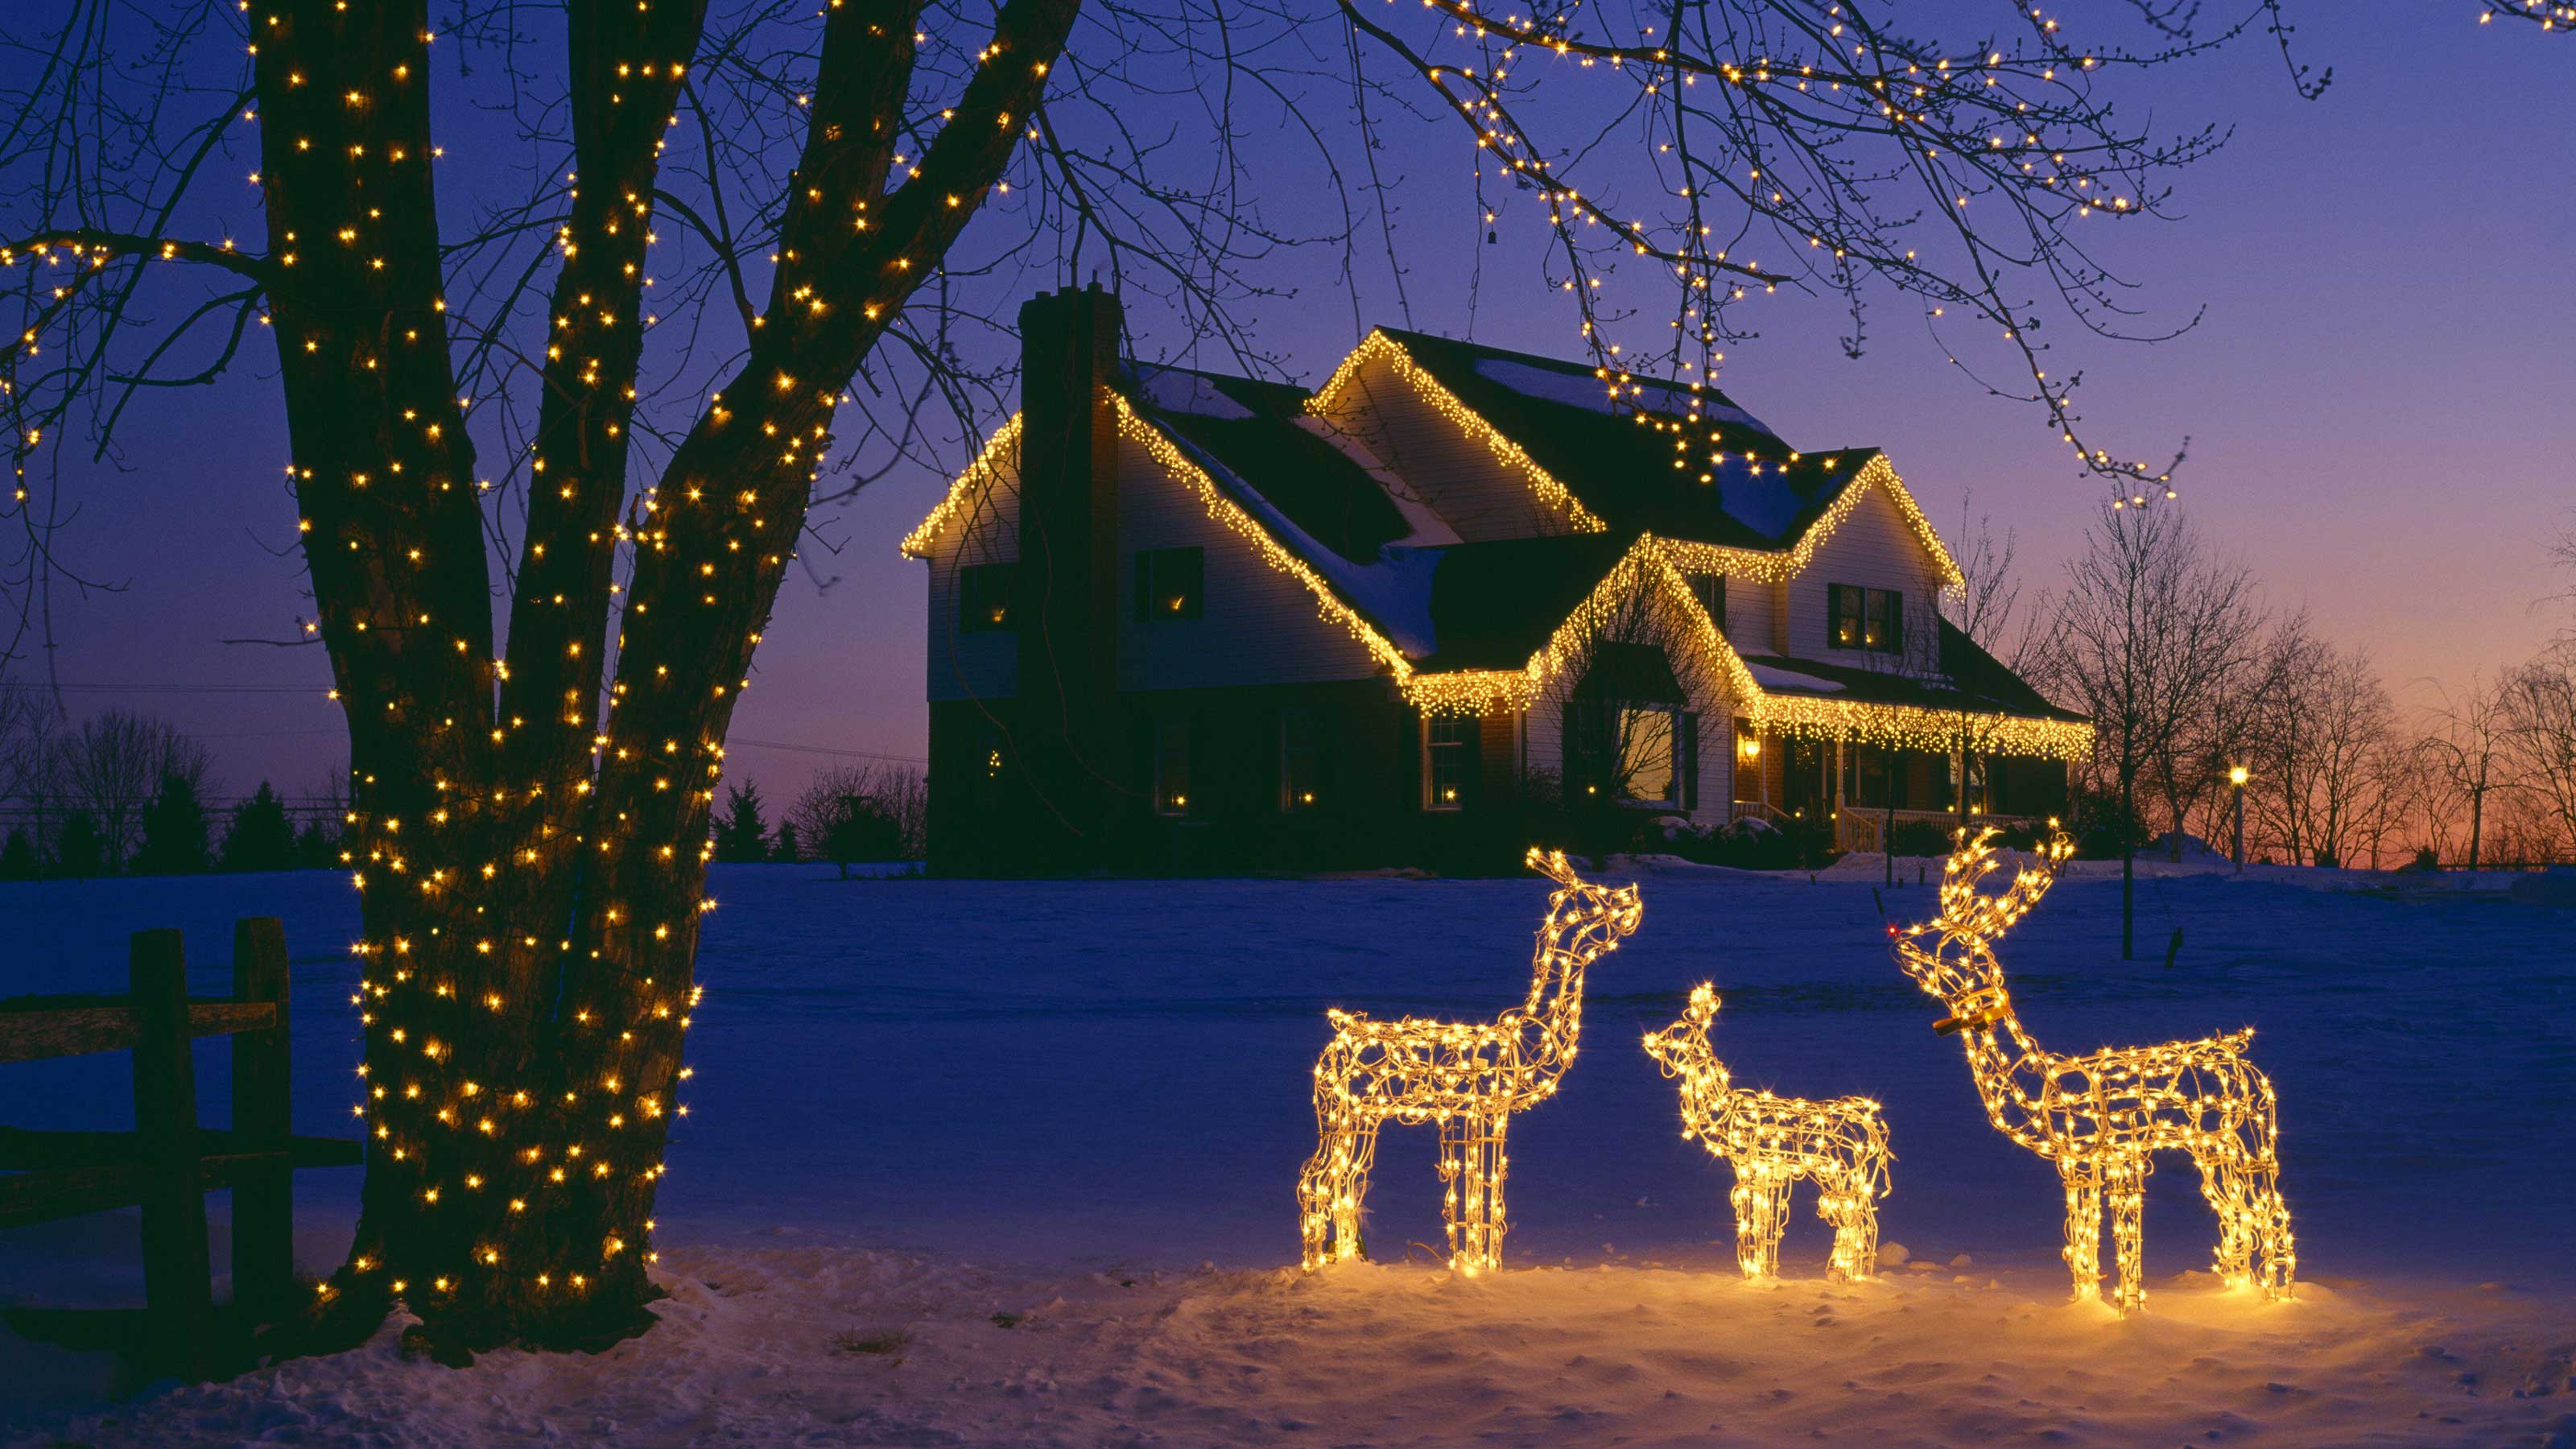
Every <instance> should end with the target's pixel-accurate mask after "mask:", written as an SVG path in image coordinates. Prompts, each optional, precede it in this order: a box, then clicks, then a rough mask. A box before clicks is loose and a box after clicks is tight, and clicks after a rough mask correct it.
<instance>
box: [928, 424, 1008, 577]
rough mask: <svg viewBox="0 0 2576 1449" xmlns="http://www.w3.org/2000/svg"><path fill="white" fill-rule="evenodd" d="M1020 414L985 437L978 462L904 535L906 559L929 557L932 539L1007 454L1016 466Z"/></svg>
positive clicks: (998, 470) (970, 466)
mask: <svg viewBox="0 0 2576 1449" xmlns="http://www.w3.org/2000/svg"><path fill="white" fill-rule="evenodd" d="M1021 417H1022V414H1019V413H1013V414H1011V420H1010V421H1009V422H1007V423H1004V424H1002V426H1001V427H1000V428H998V429H996V430H995V431H994V433H993V436H992V437H990V438H988V439H986V440H985V442H984V451H982V452H981V453H978V454H976V455H975V461H974V462H972V463H970V464H968V465H967V467H966V471H965V472H963V473H960V474H958V475H957V478H956V481H954V482H952V483H950V484H949V485H948V492H947V494H946V495H945V496H943V497H942V498H941V499H940V500H939V506H938V507H936V508H933V509H932V510H930V516H929V517H928V518H925V519H923V520H921V522H920V523H919V524H918V525H916V526H915V527H914V528H913V530H912V532H910V533H907V534H905V535H904V536H903V549H902V552H903V554H904V556H905V557H906V558H928V557H929V556H930V544H931V541H932V540H933V539H936V538H937V537H939V530H940V529H941V528H942V527H944V526H945V525H946V524H947V522H948V520H949V519H951V518H953V517H955V516H956V515H957V512H958V510H959V509H961V508H963V507H964V506H965V505H966V498H967V495H968V494H970V493H972V492H973V491H974V490H975V487H976V485H977V484H979V483H982V482H984V481H985V480H986V479H988V478H992V477H995V476H997V475H998V474H999V473H1000V472H1001V468H1002V462H1003V459H1004V458H1006V457H1007V458H1009V459H1010V460H1011V462H1012V463H1013V464H1014V465H1015V466H1016V464H1017V463H1018V460H1019V446H1020V419H1021Z"/></svg>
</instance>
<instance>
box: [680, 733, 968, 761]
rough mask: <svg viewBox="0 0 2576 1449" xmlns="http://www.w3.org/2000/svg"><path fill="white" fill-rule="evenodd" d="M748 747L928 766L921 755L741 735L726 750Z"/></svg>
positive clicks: (728, 744)
mask: <svg viewBox="0 0 2576 1449" xmlns="http://www.w3.org/2000/svg"><path fill="white" fill-rule="evenodd" d="M735 745H748V746H750V747H751V748H753V749H755V750H784V751H786V752H787V753H789V754H792V755H838V756H841V757H844V758H847V759H853V760H884V761H887V762H888V763H890V764H897V765H927V764H929V763H930V762H929V761H928V760H925V759H923V758H922V757H921V756H919V755H889V754H886V753H885V752H884V751H882V750H836V749H832V748H831V747H829V746H827V745H791V744H787V743H784V742H783V741H779V740H752V739H744V738H743V737H741V736H740V735H736V736H735V737H734V738H732V739H730V740H727V741H726V742H725V746H726V748H728V749H730V748H732V747H733V746H735Z"/></svg>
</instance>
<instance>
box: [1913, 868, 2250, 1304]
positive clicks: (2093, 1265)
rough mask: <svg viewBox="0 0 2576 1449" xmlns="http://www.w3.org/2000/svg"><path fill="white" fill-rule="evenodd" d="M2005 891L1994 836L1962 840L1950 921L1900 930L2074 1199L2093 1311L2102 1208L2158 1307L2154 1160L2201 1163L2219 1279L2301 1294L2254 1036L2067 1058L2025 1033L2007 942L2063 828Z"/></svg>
mask: <svg viewBox="0 0 2576 1449" xmlns="http://www.w3.org/2000/svg"><path fill="white" fill-rule="evenodd" d="M2056 823H2057V822H2055V821H2053V820H2052V821H2050V822H2049V824H2050V826H2051V827H2052V834H2051V838H2050V840H2049V842H2048V846H2047V848H2046V850H2045V851H2043V852H2042V854H2041V855H2040V857H2039V859H2038V860H2037V861H2036V862H2034V863H2024V864H2022V865H2021V866H2020V868H2019V869H2017V870H2016V871H2014V873H2013V875H2012V877H2011V879H2010V880H2009V881H2008V882H2007V883H2006V885H2005V886H2004V888H2003V889H2002V890H2000V891H1996V892H1991V893H1989V892H1987V891H1984V890H1981V889H1980V888H1979V886H1980V883H1981V882H1983V881H1984V880H1985V878H1986V877H1987V876H1989V875H1991V874H1993V873H1994V872H1995V870H1996V869H1997V868H1998V866H1999V864H2000V863H1999V862H1998V861H1997V859H1996V853H1995V848H1994V844H1993V842H1994V836H1995V832H1994V830H1993V828H1992V827H1988V828H1987V829H1984V830H1981V831H1979V832H1977V834H1976V835H1975V836H1973V837H1964V836H1963V837H1962V838H1961V840H1960V842H1959V846H1958V849H1957V850H1956V851H1954V852H1953V853H1952V854H1951V856H1950V859H1949V862H1948V863H1947V864H1946V865H1944V866H1943V867H1942V869H1941V892H1940V904H1941V911H1940V914H1939V915H1937V916H1935V917H1933V918H1932V919H1931V920H1929V921H1926V922H1924V923H1923V924H1921V925H1917V926H1907V927H1898V926H1893V925H1891V926H1889V927H1888V928H1887V933H1888V936H1889V938H1890V942H1891V944H1892V945H1893V946H1894V948H1895V952H1896V958H1897V961H1898V963H1899V964H1900V965H1902V966H1903V967H1904V968H1905V974H1906V975H1908V976H1911V977H1913V978H1914V983H1915V985H1917V986H1920V987H1921V988H1922V989H1923V991H1924V993H1925V994H1926V995H1928V996H1931V997H1934V998H1936V999H1938V1000H1939V1001H1940V1002H1941V1004H1942V1005H1943V1006H1945V1007H1947V1008H1948V1009H1949V1012H1950V1014H1949V1015H1948V1016H1947V1017H1945V1018H1943V1019H1942V1020H1941V1021H1939V1022H1937V1023H1935V1024H1934V1029H1935V1030H1936V1031H1941V1032H1956V1033H1958V1035H1959V1039H1960V1041H1961V1042H1962V1043H1964V1044H1965V1045H1966V1047H1967V1051H1968V1070H1969V1073H1970V1075H1971V1076H1973V1077H1974V1078H1975V1079H1976V1083H1977V1095H1978V1096H1979V1097H1980V1098H1982V1099H1983V1100H1984V1102H1985V1105H1986V1117H1987V1120H1988V1121H1990V1122H1992V1123H1993V1124H1994V1128H1995V1130H1996V1131H1998V1132H2001V1133H2003V1134H2004V1135H2005V1136H2006V1137H2009V1138H2011V1139H2012V1140H2013V1141H2014V1142H2015V1143H2017V1144H2018V1145H2020V1146H2021V1147H2023V1148H2025V1149H2027V1150H2029V1151H2031V1152H2033V1153H2036V1154H2038V1155H2039V1156H2040V1157H2041V1158H2042V1159H2043V1160H2045V1161H2048V1162H2050V1163H2053V1164H2055V1166H2056V1168H2057V1173H2058V1177H2059V1178H2060V1180H2061V1181H2062V1182H2063V1183H2064V1184H2065V1188H2066V1248H2065V1258H2066V1266H2067V1269H2068V1271H2069V1272H2070V1273H2072V1274H2073V1276H2074V1283H2075V1296H2076V1298H2077V1299H2078V1300H2079V1301H2081V1300H2084V1299H2089V1298H2092V1297H2095V1296H2096V1295H2097V1294H2099V1292H2100V1291H2101V1287H2100V1285H2101V1280H2102V1211H2103V1209H2104V1208H2105V1207H2106V1206H2107V1207H2108V1208H2109V1209H2110V1210H2111V1215H2112V1223H2111V1237H2112V1242H2113V1244H2114V1245H2115V1247H2116V1248H2117V1251H2118V1254H2119V1269H2120V1285H2119V1288H2118V1289H2117V1290H2116V1292H2115V1295H2114V1297H2113V1300H2112V1301H2113V1303H2114V1305H2115V1306H2116V1307H2117V1308H2118V1309H2119V1311H2120V1312H2121V1313H2123V1314H2126V1313H2128V1312H2129V1311H2131V1310H2132V1309H2135V1308H2137V1307H2138V1306H2140V1305H2141V1304H2143V1303H2145V1302H2146V1297H2147V1294H2146V1287H2145V1267H2144V1263H2143V1257H2144V1253H2143V1246H2142V1244H2143V1240H2142V1238H2141V1236H2140V1221H2139V1220H2140V1216H2141V1209H2142V1208H2143V1206H2144V1202H2145V1195H2146V1185H2147V1174H2148V1173H2149V1172H2151V1171H2153V1170H2154V1167H2155V1158H2154V1154H2156V1153H2158V1152H2182V1153H2187V1154H2188V1155H2189V1156H2190V1158H2191V1161H2192V1165H2193V1166H2194V1167H2196V1168H2198V1169H2199V1171H2200V1193H2201V1196H2202V1197H2203V1198H2205V1199H2206V1200H2207V1201H2208V1203H2209V1206H2210V1208H2211V1210H2212V1211H2214V1212H2215V1213H2217V1215H2218V1251H2217V1254H2216V1260H2215V1268H2216V1271H2217V1273H2218V1275H2219V1276H2220V1277H2221V1278H2223V1279H2225V1280H2226V1282H2227V1284H2228V1286H2230V1287H2232V1288H2245V1287H2259V1288H2260V1289H2261V1290H2262V1292H2263V1296H2264V1297H2265V1298H2267V1299H2272V1298H2286V1297H2288V1296H2290V1291H2291V1284H2292V1281H2293V1280H2294V1278H2295V1277H2296V1275H2297V1268H2298V1258H2297V1255H2296V1252H2295V1250H2294V1247H2293V1244H2292V1241H2291V1237H2290V1208H2289V1204H2288V1203H2287V1202H2285V1201H2283V1199H2282V1197H2281V1186H2280V1174H2281V1158H2280V1145H2281V1122H2280V1111H2279V1107H2278V1104H2277V1103H2276V1101H2275V1099H2274V1098H2273V1095H2272V1081H2271V1078H2269V1077H2266V1076H2265V1075H2264V1074H2263V1072H2262V1071H2261V1069H2259V1068H2257V1067H2256V1066H2255V1065H2254V1064H2253V1063H2252V1062H2250V1061H2247V1060H2246V1059H2245V1048H2246V1046H2247V1045H2248V1044H2249V1043H2251V1042H2252V1040H2253V1038H2254V1033H2253V1030H2252V1029H2251V1028H2248V1029H2246V1030H2243V1031H2234V1032H2228V1033H2225V1034H2224V1035H2219V1036H2206V1037H2202V1038H2200V1039H2199V1040H2197V1041H2171V1042H2164V1043H2161V1044H2159V1045H2156V1046H2144V1047H2105V1048H2102V1049H2101V1050H2099V1051H2094V1052H2089V1053H2086V1054H2085V1055H2083V1056H2060V1055H2058V1054H2057V1053H2055V1052H2051V1051H2048V1050H2046V1049H2044V1048H2042V1047H2041V1046H2040V1045H2039V1044H2038V1043H2037V1042H2035V1041H2033V1040H2031V1037H2030V1034H2029V1033H2028V1032H2026V1031H2024V1030H2023V1029H2022V1024H2021V1018H2020V1017H2019V1016H2018V1015H2016V1014H2015V1013H2014V1011H2013V1005H2012V996H2011V993H2010V992H2008V991H2007V990H2006V989H2005V985H2004V973H2003V967H2002V965H2001V964H2000V963H1999V962H1997V961H1996V959H1995V952H1994V943H1995V942H1996V941H1997V940H1999V939H2001V938H2002V936H2003V934H2004V933H2005V932H2006V931H2008V930H2010V929H2012V925H2013V923H2014V922H2015V921H2018V920H2020V919H2021V917H2022V916H2023V914H2024V913H2026V912H2028V911H2029V910H2030V908H2031V907H2033V906H2035V905H2037V904H2039V901H2040V898H2041V897H2042V896H2045V895H2046V894H2047V893H2048V888H2049V886H2050V884H2051V883H2052V882H2054V881H2055V880H2056V878H2057V867H2058V866H2059V864H2060V863H2062V862H2063V861H2064V860H2065V859H2066V858H2067V857H2068V856H2070V855H2072V854H2074V846H2073V845H2072V844H2071V843H2070V842H2069V841H2068V840H2067V838H2066V835H2065V833H2064V832H2063V831H2056V830H2054V826H2055V825H2056Z"/></svg>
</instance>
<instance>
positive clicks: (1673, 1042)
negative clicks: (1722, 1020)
mask: <svg viewBox="0 0 2576 1449" xmlns="http://www.w3.org/2000/svg"><path fill="white" fill-rule="evenodd" d="M1716 1019H1717V988H1716V986H1715V985H1713V984H1712V983H1710V982H1706V981H1703V982H1701V983H1700V984H1699V985H1697V986H1694V987H1692V988H1691V994H1690V1005H1689V1006H1687V1007H1685V1008H1683V1010H1682V1019H1681V1020H1679V1021H1677V1022H1674V1023H1673V1024H1672V1025H1670V1026H1668V1027H1665V1028H1664V1029H1663V1030H1662V1031H1650V1032H1648V1033H1646V1055H1648V1056H1650V1057H1653V1058H1654V1059H1655V1060H1656V1061H1658V1062H1660V1063H1662V1064H1663V1068H1664V1075H1665V1076H1668V1077H1670V1076H1676V1075H1679V1074H1681V1073H1684V1072H1691V1071H1696V1070H1704V1069H1705V1067H1706V1066H1707V1064H1708V1063H1710V1062H1713V1061H1714V1060H1715V1059H1716V1054H1715V1053H1714V1052H1713V1051H1711V1050H1710V1048H1709V1044H1708V1026H1709V1023H1710V1022H1712V1021H1715V1020H1716Z"/></svg>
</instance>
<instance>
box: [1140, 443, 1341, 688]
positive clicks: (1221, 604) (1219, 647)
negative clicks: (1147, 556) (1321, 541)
mask: <svg viewBox="0 0 2576 1449" xmlns="http://www.w3.org/2000/svg"><path fill="white" fill-rule="evenodd" d="M1192 546H1196V547H1198V548H1201V549H1204V550H1205V551H1206V552H1205V558H1204V574H1203V579H1202V585H1201V587H1202V590H1203V593H1202V605H1201V613H1200V617H1199V618H1196V619H1174V620H1167V621H1154V622H1141V623H1140V622H1138V620H1137V618H1136V564H1135V556H1136V554H1137V552H1138V551H1139V550H1142V549H1149V548H1188V547H1192ZM1113 567H1114V568H1115V570H1116V575H1117V577H1116V580H1115V582H1116V585H1117V589H1118V687H1119V688H1120V689H1122V690H1141V689H1208V688H1215V687H1220V686H1225V685H1238V684H1296V683H1310V682H1314V681H1319V680H1332V679H1366V678H1368V677H1369V676H1371V675H1373V674H1376V673H1377V672H1378V671H1379V669H1380V668H1381V666H1380V665H1379V663H1378V661H1377V659H1376V657H1375V656H1374V655H1372V654H1370V653H1369V651H1368V650H1367V649H1366V648H1365V647H1363V646H1362V645H1361V644H1360V642H1359V641H1358V640H1357V639H1354V638H1353V637H1351V635H1350V633H1349V631H1347V630H1346V629H1344V628H1343V627H1342V625H1341V624H1340V623H1338V622H1336V621H1333V620H1330V619H1326V618H1325V617H1323V616H1322V615H1321V614H1319V613H1318V612H1317V610H1316V600H1315V596H1314V594H1313V593H1312V592H1311V591H1309V590H1308V589H1307V587H1306V586H1305V585H1304V584H1303V583H1300V582H1299V581H1297V580H1296V579H1295V578H1293V577H1291V576H1290V575H1288V574H1286V573H1283V572H1281V571H1280V570H1279V569H1277V568H1275V567H1273V566H1272V565H1271V563H1270V561H1269V560H1268V558H1266V557H1265V556H1264V555H1263V553H1262V551H1261V550H1260V549H1259V548H1258V547H1257V546H1256V545H1255V544H1253V543H1252V541H1251V540H1249V539H1246V538H1244V537H1243V536H1242V535H1240V534H1237V533H1236V532H1235V531H1234V530H1232V529H1231V528H1228V527H1226V526H1225V525H1224V524H1222V523H1219V522H1218V521H1217V520H1215V519H1213V518H1210V517H1209V516H1208V511H1207V504H1206V502H1205V501H1204V500H1203V499H1202V498H1201V497H1200V495H1199V492H1198V490H1197V489H1195V488H1193V487H1191V486H1190V485H1189V484H1186V483H1183V482H1181V481H1179V480H1178V479H1175V478H1173V477H1172V476H1171V475H1170V474H1169V473H1167V472H1165V471H1164V469H1163V467H1162V465H1161V464H1159V463H1156V462H1155V461H1154V460H1153V458H1152V457H1151V456H1150V455H1148V454H1147V453H1146V452H1145V450H1144V448H1143V447H1142V446H1141V445H1139V444H1138V443H1136V442H1135V441H1134V440H1133V439H1128V438H1122V439H1120V440H1119V445H1118V559H1117V562H1116V564H1115V565H1114V566H1113Z"/></svg>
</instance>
